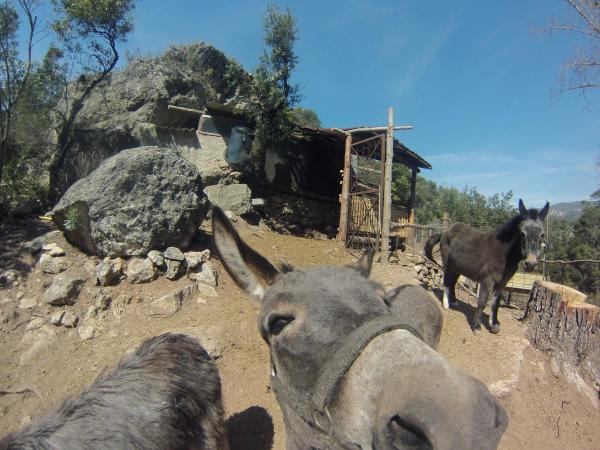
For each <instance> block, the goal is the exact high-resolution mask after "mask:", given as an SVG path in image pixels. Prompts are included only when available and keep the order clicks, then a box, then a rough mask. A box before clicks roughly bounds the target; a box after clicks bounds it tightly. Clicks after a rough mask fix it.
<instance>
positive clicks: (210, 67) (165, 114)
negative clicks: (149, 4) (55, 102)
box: [60, 43, 237, 188]
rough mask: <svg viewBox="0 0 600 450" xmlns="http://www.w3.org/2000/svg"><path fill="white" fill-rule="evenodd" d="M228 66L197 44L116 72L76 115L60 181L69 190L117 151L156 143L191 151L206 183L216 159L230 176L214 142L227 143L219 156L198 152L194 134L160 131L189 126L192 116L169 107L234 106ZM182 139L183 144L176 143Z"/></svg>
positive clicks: (218, 53) (135, 61) (223, 58)
mask: <svg viewBox="0 0 600 450" xmlns="http://www.w3.org/2000/svg"><path fill="white" fill-rule="evenodd" d="M227 65H228V59H227V57H226V56H225V55H224V54H223V52H221V51H219V50H217V49H215V48H214V47H212V46H210V45H207V44H203V43H194V44H190V45H184V46H172V47H170V48H169V49H168V50H167V51H166V52H165V53H164V55H160V56H154V55H153V56H151V57H146V58H135V59H133V60H131V61H130V62H129V64H128V65H127V67H125V68H124V69H123V70H119V71H115V72H114V73H112V74H111V77H110V79H108V80H107V81H106V83H103V84H102V85H99V86H98V87H97V88H96V89H94V90H93V91H92V93H91V95H90V96H89V97H88V98H87V99H86V101H85V103H84V105H83V109H82V110H81V111H80V113H79V114H78V121H77V123H76V128H78V129H79V132H78V133H77V136H75V139H74V145H73V146H72V147H71V148H70V149H69V150H68V153H67V155H66V157H65V161H66V164H65V166H64V170H63V172H64V174H62V175H63V176H61V177H60V180H61V182H63V183H64V186H65V188H66V187H68V186H69V185H70V184H72V183H73V182H74V181H75V180H77V179H79V178H81V177H83V176H86V175H87V174H88V173H89V172H90V171H91V170H93V169H94V168H96V167H97V166H98V164H99V163H100V162H101V161H102V160H104V159H106V158H108V157H110V156H111V155H114V154H115V153H116V152H118V151H119V150H122V149H125V148H132V147H136V146H139V145H157V143H161V144H163V143H164V145H168V146H171V145H177V146H178V147H180V148H181V149H182V150H188V151H189V155H190V157H191V158H196V159H198V163H195V162H194V163H195V164H197V167H198V168H199V170H200V171H201V175H202V179H203V180H208V176H211V175H212V172H211V171H210V170H209V169H212V170H216V168H214V167H212V166H216V165H217V164H212V165H208V164H205V161H209V162H210V161H211V160H212V159H215V160H218V161H220V162H221V164H222V165H223V166H224V169H222V170H225V174H227V172H229V171H230V170H231V169H229V166H228V164H227V163H226V161H225V158H224V153H225V152H224V149H225V146H226V144H225V143H224V142H223V139H222V138H220V137H214V138H215V140H216V139H220V141H221V142H223V146H222V147H221V148H220V150H221V151H220V152H212V151H210V152H208V151H207V150H208V149H207V146H205V145H204V142H203V143H202V151H199V149H200V148H199V144H198V141H199V139H198V136H197V135H196V133H195V132H194V130H191V131H187V132H174V133H173V134H171V131H170V130H165V129H162V130H161V129H157V126H158V127H173V128H175V127H182V126H188V125H186V123H188V122H189V119H190V118H191V117H190V116H189V115H188V114H185V113H178V112H177V111H173V110H169V109H168V105H169V104H173V105H179V106H184V107H189V108H195V109H203V108H204V107H205V106H206V105H207V104H209V103H227V104H228V105H232V106H235V103H236V98H235V97H236V94H237V89H236V86H235V85H232V84H231V83H229V82H227V80H224V79H223V75H224V73H225V71H226V68H227ZM232 102H233V103H232ZM84 129H85V130H84ZM182 134H183V137H184V141H185V142H183V143H181V141H180V139H178V138H179V137H180V135H182ZM173 135H175V139H173V137H174V136H173ZM208 137H211V138H212V137H213V136H208ZM186 156H187V155H186ZM215 176H216V177H217V179H216V180H215V181H214V182H215V183H216V182H218V181H219V179H220V178H222V177H223V175H221V174H220V173H216V174H215ZM63 180H64V181H63Z"/></svg>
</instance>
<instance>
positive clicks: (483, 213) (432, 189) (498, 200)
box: [392, 164, 516, 228]
mask: <svg viewBox="0 0 600 450" xmlns="http://www.w3.org/2000/svg"><path fill="white" fill-rule="evenodd" d="M392 173H393V178H392V198H393V200H394V201H398V202H400V203H401V204H404V205H407V204H408V201H409V197H410V176H411V173H410V170H409V169H408V168H407V167H405V166H403V165H400V164H395V165H394V168H393V172H392ZM512 200H513V193H512V191H509V192H507V193H501V194H494V195H492V196H490V197H486V196H485V195H483V194H481V193H480V192H478V191H477V189H475V188H468V187H465V188H464V189H463V190H462V191H461V190H458V189H456V188H453V187H444V186H438V185H437V184H436V183H435V182H433V181H430V180H427V179H426V178H423V177H421V176H417V186H416V198H415V209H416V218H417V221H418V222H419V223H421V224H440V223H442V221H443V219H444V214H447V215H448V218H449V220H450V222H464V223H468V224H470V225H473V226H476V227H480V228H492V227H495V226H498V225H500V224H502V223H504V222H506V221H507V220H508V219H510V218H511V217H513V216H514V215H515V214H516V210H515V208H514V207H513V206H512Z"/></svg>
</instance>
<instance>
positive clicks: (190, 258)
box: [184, 249, 210, 271]
mask: <svg viewBox="0 0 600 450" xmlns="http://www.w3.org/2000/svg"><path fill="white" fill-rule="evenodd" d="M184 255H185V261H186V263H187V270H188V271H191V270H196V269H198V268H199V267H200V266H201V265H202V264H204V263H205V262H207V261H208V260H209V259H210V250H208V249H207V250H204V251H201V252H185V253H184Z"/></svg>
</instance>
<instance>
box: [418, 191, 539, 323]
mask: <svg viewBox="0 0 600 450" xmlns="http://www.w3.org/2000/svg"><path fill="white" fill-rule="evenodd" d="M549 208H550V204H549V203H546V205H545V206H544V207H543V208H542V209H541V210H539V211H538V210H537V209H534V208H531V209H529V210H528V209H527V208H525V205H524V204H523V201H522V200H520V199H519V215H518V216H515V217H513V218H512V219H510V220H509V221H508V222H506V223H505V224H504V225H501V226H500V227H498V228H496V229H495V230H491V231H487V232H484V231H480V230H478V229H476V228H473V227H471V226H469V225H465V224H464V223H455V224H453V225H452V226H451V227H450V228H449V229H448V230H447V231H445V232H444V233H441V234H434V235H433V236H431V237H430V238H429V240H428V241H427V242H426V243H425V248H424V252H425V256H427V258H429V259H431V260H433V255H432V250H433V247H434V245H435V244H437V243H438V242H439V243H440V251H441V253H442V261H443V264H444V298H443V305H444V308H445V309H448V308H450V305H455V304H456V293H455V286H456V282H457V281H458V277H459V276H460V275H464V276H466V277H468V278H470V279H471V280H473V281H479V298H478V301H477V309H476V310H475V314H474V316H473V322H472V324H471V326H472V328H473V330H480V329H481V313H482V312H483V309H484V308H485V306H486V305H487V301H488V296H489V294H490V292H492V291H493V294H494V299H493V302H492V310H491V313H490V316H489V326H490V331H491V332H492V333H498V332H499V331H500V322H498V308H499V307H500V296H501V295H502V290H503V289H504V286H506V283H507V282H508V280H510V279H511V278H512V276H513V275H514V274H515V272H516V271H517V267H518V265H519V262H520V261H522V260H525V261H524V262H523V266H524V268H525V270H526V271H528V272H531V271H532V270H533V269H535V267H536V265H537V258H538V256H539V254H540V252H541V250H542V247H543V246H542V243H543V242H544V219H545V218H546V215H547V214H548V209H549Z"/></svg>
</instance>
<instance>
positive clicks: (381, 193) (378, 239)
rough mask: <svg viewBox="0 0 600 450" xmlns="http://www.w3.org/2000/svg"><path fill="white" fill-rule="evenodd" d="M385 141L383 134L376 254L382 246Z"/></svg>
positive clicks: (380, 152) (380, 151) (380, 156)
mask: <svg viewBox="0 0 600 450" xmlns="http://www.w3.org/2000/svg"><path fill="white" fill-rule="evenodd" d="M386 143H387V140H386V139H384V134H382V135H381V147H380V148H379V159H380V160H381V166H380V170H381V176H380V177H379V204H378V205H377V206H378V208H379V212H378V214H377V228H378V230H379V234H378V235H377V247H376V248H375V251H376V252H382V251H383V245H381V232H382V230H383V199H384V197H385V192H384V188H383V185H384V176H385V146H386Z"/></svg>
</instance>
